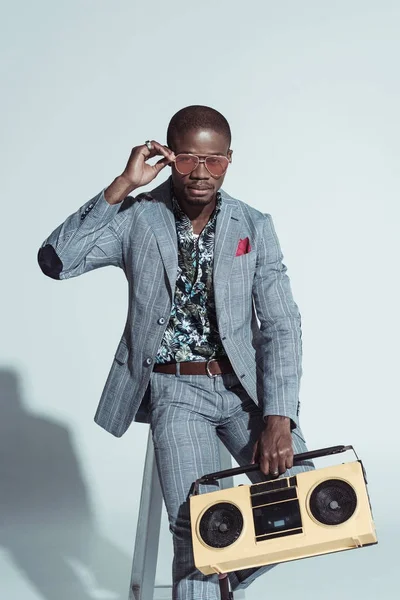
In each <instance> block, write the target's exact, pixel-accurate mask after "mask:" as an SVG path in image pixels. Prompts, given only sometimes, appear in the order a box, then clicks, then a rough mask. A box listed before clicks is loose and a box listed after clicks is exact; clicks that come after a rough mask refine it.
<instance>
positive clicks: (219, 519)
mask: <svg viewBox="0 0 400 600" xmlns="http://www.w3.org/2000/svg"><path fill="white" fill-rule="evenodd" d="M242 529H243V517H242V513H241V512H240V510H239V509H238V508H237V507H236V506H235V505H234V504H230V503H229V502H219V503H218V504H214V505H213V506H210V508H209V509H207V510H206V512H205V513H204V515H203V516H202V517H201V519H200V526H199V531H200V537H201V539H202V540H203V541H204V542H205V543H206V544H207V545H208V546H211V547H212V548H226V547H227V546H230V545H231V544H233V542H235V541H236V540H237V539H238V537H239V535H240V534H241V532H242Z"/></svg>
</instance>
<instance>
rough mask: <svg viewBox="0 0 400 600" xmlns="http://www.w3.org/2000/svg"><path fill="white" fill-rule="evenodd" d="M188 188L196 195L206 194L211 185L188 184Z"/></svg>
mask: <svg viewBox="0 0 400 600" xmlns="http://www.w3.org/2000/svg"><path fill="white" fill-rule="evenodd" d="M188 189H189V190H190V191H191V192H192V193H193V194H195V195H196V196H197V195H199V196H202V195H204V194H206V193H207V192H209V191H210V190H212V188H211V187H204V186H202V187H200V186H196V185H188Z"/></svg>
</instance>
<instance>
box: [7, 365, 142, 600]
mask: <svg viewBox="0 0 400 600" xmlns="http://www.w3.org/2000/svg"><path fill="white" fill-rule="evenodd" d="M19 382H20V378H19V375H18V373H16V372H15V371H13V370H10V369H0V411H1V418H0V457H1V458H0V485H1V487H0V545H1V546H3V547H4V548H5V549H6V550H7V551H8V553H9V555H10V558H12V559H13V561H14V562H15V565H16V567H17V568H18V570H19V571H20V572H22V573H24V574H25V576H26V578H27V580H28V582H30V583H31V584H32V585H33V586H34V587H35V589H36V591H37V592H38V593H39V594H40V595H41V597H42V598H43V599H44V600H71V598H73V599H74V600H91V599H93V598H102V600H122V599H123V600H125V598H127V596H128V590H129V576H130V569H131V562H132V561H131V559H129V558H128V557H126V556H125V555H123V554H122V553H121V551H120V550H119V549H118V548H116V547H115V546H114V545H113V544H112V543H110V542H109V541H108V540H106V539H105V538H104V537H103V536H102V535H101V533H99V531H98V530H97V528H96V523H95V522H94V519H93V516H92V513H91V507H90V499H89V497H88V492H87V489H86V486H85V481H84V479H83V476H82V473H81V470H80V467H79V463H78V460H77V456H76V453H75V449H74V447H73V440H72V439H71V436H70V433H69V431H68V429H67V428H66V427H65V426H63V425H62V424H60V423H57V422H54V421H51V420H50V419H48V418H46V417H43V416H39V415H37V414H35V413H32V412H29V410H27V409H26V408H25V407H24V404H23V401H22V398H21V393H20V384H19Z"/></svg>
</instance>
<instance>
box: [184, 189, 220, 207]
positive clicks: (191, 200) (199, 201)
mask: <svg viewBox="0 0 400 600" xmlns="http://www.w3.org/2000/svg"><path fill="white" fill-rule="evenodd" d="M214 196H215V194H214V191H213V190H212V191H210V192H209V193H208V194H204V196H196V195H195V194H193V195H192V194H191V193H190V192H189V193H186V194H185V201H186V202H187V204H190V206H205V205H206V204H210V202H212V201H213V199H214Z"/></svg>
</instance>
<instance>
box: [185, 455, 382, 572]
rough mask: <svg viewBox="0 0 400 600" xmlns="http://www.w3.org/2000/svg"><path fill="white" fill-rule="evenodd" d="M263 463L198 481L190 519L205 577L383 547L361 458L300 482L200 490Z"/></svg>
mask: <svg viewBox="0 0 400 600" xmlns="http://www.w3.org/2000/svg"><path fill="white" fill-rule="evenodd" d="M350 449H351V450H353V447H352V446H334V447H332V448H324V449H321V450H314V451H310V452H305V453H302V454H297V455H296V456H295V457H294V464H296V462H300V461H302V460H307V459H312V458H317V457H319V456H326V455H329V454H336V453H338V452H344V451H345V450H350ZM256 469H259V465H250V466H248V467H239V468H237V469H228V470H226V471H220V472H218V473H211V474H209V475H205V476H204V477H202V478H200V479H198V480H197V481H196V482H194V483H193V488H192V489H193V490H194V491H193V494H192V495H191V497H190V515H191V527H192V541H193V551H194V560H195V565H196V567H197V569H199V570H200V571H201V572H202V573H204V574H205V575H211V574H212V573H229V572H231V571H236V570H238V569H246V568H250V567H259V566H264V565H269V564H274V563H281V562H285V561H290V560H296V559H299V558H306V557H310V556H316V555H319V554H326V553H329V552H338V551H341V550H349V549H351V548H359V547H361V546H367V545H371V544H376V543H377V537H376V532H375V526H374V522H373V519H372V514H371V507H370V502H369V497H368V492H367V487H366V483H367V480H366V476H365V471H364V468H363V465H362V462H361V461H360V460H358V459H357V460H356V461H354V462H348V463H343V464H340V465H337V466H330V467H325V468H321V469H315V470H312V471H305V472H302V473H299V474H298V475H296V476H292V477H283V478H279V479H274V480H268V481H265V482H262V483H256V484H253V485H240V486H238V487H235V488H229V489H222V490H218V491H215V492H210V493H205V494H199V485H200V484H204V483H211V482H213V483H215V482H216V480H217V479H221V478H223V477H228V476H233V475H238V474H241V473H247V472H249V471H252V470H256Z"/></svg>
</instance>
